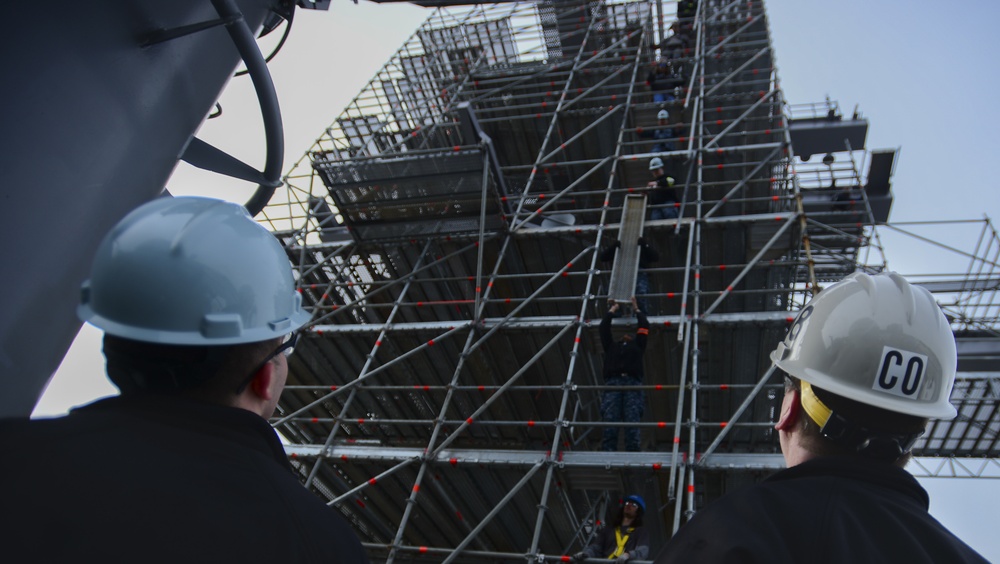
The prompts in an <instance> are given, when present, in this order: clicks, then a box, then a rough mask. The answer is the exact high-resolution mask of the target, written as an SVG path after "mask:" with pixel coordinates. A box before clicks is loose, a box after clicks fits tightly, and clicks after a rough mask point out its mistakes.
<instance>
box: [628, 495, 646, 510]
mask: <svg viewBox="0 0 1000 564" xmlns="http://www.w3.org/2000/svg"><path fill="white" fill-rule="evenodd" d="M625 501H626V502H629V501H634V502H636V503H637V504H638V505H639V508H640V509H642V512H643V513H645V512H646V502H645V501H644V500H643V499H642V496H638V495H635V494H632V495H630V496H628V497H626V498H625Z"/></svg>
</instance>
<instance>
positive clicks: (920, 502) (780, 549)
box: [656, 458, 986, 564]
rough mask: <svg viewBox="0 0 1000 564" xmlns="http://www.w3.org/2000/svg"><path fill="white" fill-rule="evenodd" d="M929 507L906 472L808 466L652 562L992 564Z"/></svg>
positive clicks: (713, 509)
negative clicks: (949, 528) (939, 519)
mask: <svg viewBox="0 0 1000 564" xmlns="http://www.w3.org/2000/svg"><path fill="white" fill-rule="evenodd" d="M928 503H929V500H928V497H927V492H926V491H925V490H924V489H923V488H922V487H921V486H920V484H919V483H917V480H916V479H915V478H914V477H913V476H911V475H910V474H909V473H908V472H906V471H905V470H903V469H901V468H897V467H895V466H891V465H888V464H884V463H878V462H871V461H868V460H864V459H845V458H821V459H815V460H810V461H807V462H805V463H803V464H799V465H797V466H794V467H792V468H789V469H787V470H782V471H781V472H778V473H776V474H774V475H773V476H771V477H769V478H767V479H766V480H764V481H763V482H761V483H760V484H758V485H756V486H753V487H750V488H746V489H743V490H739V491H736V492H733V493H731V494H728V495H726V496H724V497H722V498H720V499H719V500H717V501H715V502H714V503H712V504H710V505H708V506H707V507H705V508H704V509H702V510H701V511H699V512H698V513H696V514H695V516H694V518H693V519H691V521H690V522H688V523H687V524H685V525H684V526H682V527H681V528H680V530H679V531H678V533H677V535H675V536H674V538H673V539H671V540H670V542H669V543H668V544H667V545H666V546H665V547H664V548H663V550H662V551H661V552H660V554H659V556H658V557H657V559H656V562H657V564H670V563H674V562H677V563H680V562H699V563H723V562H732V563H741V564H751V563H756V562H760V563H765V562H766V563H767V564H781V563H788V564H792V563H796V564H798V563H802V562H809V563H814V564H841V563H847V562H850V563H851V564H864V563H872V564H876V563H878V564H882V563H885V562H906V563H907V564H931V563H943V562H948V563H949V564H959V563H965V562H978V563H984V562H986V560H985V559H984V558H983V557H982V556H980V555H979V554H977V553H976V552H975V551H974V550H972V549H971V548H969V546H968V545H966V544H965V543H963V542H962V541H961V540H959V539H958V538H957V537H955V535H953V534H952V533H951V532H950V531H948V530H947V529H945V528H944V526H943V525H941V523H938V522H937V520H935V519H934V518H933V517H931V516H930V514H928V513H927V507H928Z"/></svg>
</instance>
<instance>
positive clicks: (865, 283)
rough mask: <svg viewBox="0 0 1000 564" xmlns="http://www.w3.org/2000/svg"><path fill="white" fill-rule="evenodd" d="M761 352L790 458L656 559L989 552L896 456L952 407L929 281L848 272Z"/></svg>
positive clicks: (873, 557) (941, 323) (949, 346)
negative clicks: (950, 523) (967, 536)
mask: <svg viewBox="0 0 1000 564" xmlns="http://www.w3.org/2000/svg"><path fill="white" fill-rule="evenodd" d="M771 359H772V361H773V362H774V364H775V366H776V367H777V368H778V369H780V370H781V371H784V373H785V374H786V376H785V395H784V398H783V401H782V404H781V413H780V416H779V418H778V422H777V424H776V425H775V429H777V430H778V438H779V441H780V445H781V452H782V454H783V455H784V458H785V463H786V466H787V469H786V470H782V471H780V472H778V473H776V474H774V475H772V476H771V477H769V478H767V479H766V480H764V481H763V482H762V483H760V484H758V485H756V486H753V487H750V488H747V489H744V490H739V491H736V492H733V493H730V494H728V495H726V496H724V497H722V498H720V499H719V500H717V501H715V502H714V503H711V504H709V505H708V506H706V507H705V508H704V509H702V510H701V511H698V512H697V513H696V514H695V516H694V517H693V518H692V519H691V520H690V521H689V522H688V523H687V524H685V525H683V526H682V527H681V528H680V530H679V531H678V532H677V534H676V535H675V536H674V537H673V538H672V539H671V540H670V542H669V543H667V545H666V546H665V547H664V548H663V550H662V551H661V552H660V554H659V555H658V557H657V559H656V562H657V563H658V564H661V563H662V564H672V563H681V562H685V563H687V562H699V563H724V562H733V563H736V562H739V563H753V562H761V563H763V562H766V563H768V564H783V563H787V564H791V563H800V562H810V563H817V564H825V563H829V564H834V563H841V562H851V563H852V564H854V563H862V564H865V563H871V564H875V563H883V562H906V563H908V564H912V563H921V564H931V563H939V562H948V563H949V564H951V563H984V562H986V559H984V558H983V557H982V556H980V555H979V554H978V553H976V552H975V551H974V550H973V549H972V548H970V547H969V546H968V545H966V544H965V543H964V542H962V541H961V540H959V539H958V538H957V537H956V536H955V535H954V534H952V533H951V532H950V531H948V529H946V528H945V527H944V526H943V525H941V523H939V522H938V521H937V520H935V519H934V518H933V517H931V516H930V514H928V512H927V508H928V506H929V499H928V496H927V492H926V491H924V489H923V488H922V487H921V486H920V484H919V483H918V482H917V480H916V479H915V478H913V476H911V475H910V474H909V473H908V472H906V470H905V469H904V467H905V465H906V463H907V461H908V460H909V458H910V449H911V448H912V446H913V444H914V443H915V442H916V440H917V438H918V437H920V435H921V434H922V433H923V431H924V429H925V427H926V425H927V423H928V418H931V417H933V418H940V419H951V418H953V417H955V415H956V410H955V408H954V406H952V405H951V403H950V401H949V398H950V396H951V389H952V386H953V384H954V380H955V368H956V364H957V356H956V353H955V341H954V337H953V335H952V331H951V328H950V326H949V323H948V320H947V319H946V318H945V316H944V315H943V314H942V312H941V310H940V308H939V307H938V305H937V304H936V303H935V301H934V298H933V297H932V296H931V294H930V293H929V292H928V291H927V290H925V289H923V288H921V287H917V286H912V285H910V284H909V283H908V282H907V281H906V280H905V279H903V278H902V277H901V276H898V275H897V274H895V273H888V274H881V275H877V276H869V275H867V274H862V273H855V274H853V275H851V276H849V277H847V278H845V279H844V280H842V281H840V282H838V283H836V284H834V285H832V286H830V287H828V288H826V289H824V290H823V291H822V292H820V293H819V295H817V296H816V297H815V298H814V299H813V300H812V301H811V302H810V303H809V304H807V305H806V306H805V307H804V308H803V309H802V310H801V312H800V313H799V315H798V317H797V318H796V319H795V321H793V323H792V325H791V327H790V328H789V331H788V335H787V336H786V337H785V340H784V341H783V342H781V343H779V344H778V347H777V349H776V350H775V351H774V352H773V353H771ZM831 390H836V393H834V392H833V391H831Z"/></svg>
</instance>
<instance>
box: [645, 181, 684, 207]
mask: <svg viewBox="0 0 1000 564" xmlns="http://www.w3.org/2000/svg"><path fill="white" fill-rule="evenodd" d="M669 178H672V177H671V176H669V175H667V174H664V175H663V176H658V177H657V178H656V187H655V188H653V190H652V194H651V195H650V201H651V203H652V204H654V205H662V204H672V203H674V202H679V201H680V198H679V197H678V196H677V183H676V182H674V185H673V186H671V185H670V181H669V180H668V179H669Z"/></svg>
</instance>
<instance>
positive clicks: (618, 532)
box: [608, 527, 635, 560]
mask: <svg viewBox="0 0 1000 564" xmlns="http://www.w3.org/2000/svg"><path fill="white" fill-rule="evenodd" d="M634 530H635V527H629V528H628V531H627V532H626V533H625V536H622V528H621V527H615V541H616V542H617V543H618V548H616V549H615V551H614V552H612V553H611V555H610V556H608V560H613V559H615V558H618V557H619V556H621V555H622V554H623V553H624V552H625V543H627V542H628V536H629V534H631V533H632V531H634Z"/></svg>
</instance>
